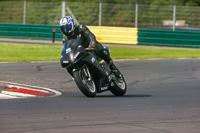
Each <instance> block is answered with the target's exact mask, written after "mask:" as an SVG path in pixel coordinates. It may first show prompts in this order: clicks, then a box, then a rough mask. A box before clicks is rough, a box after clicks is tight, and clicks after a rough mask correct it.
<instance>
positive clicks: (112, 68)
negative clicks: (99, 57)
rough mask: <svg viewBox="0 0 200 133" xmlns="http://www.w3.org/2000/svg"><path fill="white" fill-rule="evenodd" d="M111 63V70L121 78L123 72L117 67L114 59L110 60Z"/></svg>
mask: <svg viewBox="0 0 200 133" xmlns="http://www.w3.org/2000/svg"><path fill="white" fill-rule="evenodd" d="M109 65H110V69H111V71H112V72H113V73H114V74H115V76H116V77H117V78H121V77H122V74H121V73H120V71H119V70H118V69H117V67H116V66H115V64H114V63H113V60H111V61H110V63H109Z"/></svg>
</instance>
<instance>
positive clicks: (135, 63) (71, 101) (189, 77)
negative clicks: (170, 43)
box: [0, 59, 200, 133]
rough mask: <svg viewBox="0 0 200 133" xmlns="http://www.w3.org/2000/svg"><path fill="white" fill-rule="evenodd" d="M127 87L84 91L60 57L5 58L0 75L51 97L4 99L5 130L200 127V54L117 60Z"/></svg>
mask: <svg viewBox="0 0 200 133" xmlns="http://www.w3.org/2000/svg"><path fill="white" fill-rule="evenodd" d="M115 64H116V65H117V66H118V68H119V69H120V70H121V71H122V73H123V74H124V77H125V79H126V81H127V85H128V91H127V93H126V95H125V96H123V97H115V96H113V95H112V94H111V93H110V92H104V93H101V94H98V95H97V96H96V97H95V98H87V97H85V96H84V95H83V94H82V93H81V92H80V91H79V90H78V88H77V87H76V85H75V83H74V81H73V80H72V79H71V77H70V76H69V74H67V72H66V71H65V70H63V69H61V67H60V64H59V62H35V63H0V80H3V81H8V82H16V83H21V84H29V85H34V86H42V87H48V88H51V89H55V90H57V91H60V92H62V95H61V96H58V97H53V98H52V97H51V98H28V99H9V100H0V132H1V133H71V132H73V133H74V132H75V133H76V132H77V133H94V132H95V133H102V132H104V133H122V132H123V133H127V132H128V133H199V132H200V59H186V60H126V61H115Z"/></svg>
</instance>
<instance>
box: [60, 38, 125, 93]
mask: <svg viewBox="0 0 200 133" xmlns="http://www.w3.org/2000/svg"><path fill="white" fill-rule="evenodd" d="M81 42H82V40H81V39H71V40H68V41H66V42H64V44H63V47H62V52H61V54H62V56H61V59H60V62H61V66H62V67H63V68H66V69H67V71H68V72H69V74H70V75H71V76H72V77H73V78H74V80H75V82H76V84H77V86H78V88H79V89H80V91H81V92H82V93H83V94H84V95H85V96H87V97H94V96H96V93H101V92H104V91H107V90H110V91H111V92H112V93H113V94H114V95H115V96H123V95H124V94H125V93H126V90H127V85H126V82H125V80H124V78H123V76H121V77H120V78H117V77H116V76H115V74H114V72H113V71H111V69H110V66H109V64H107V63H106V62H105V61H104V60H102V59H101V58H99V57H98V56H97V55H96V54H95V51H94V48H84V47H83V46H82V45H81ZM105 50H107V52H109V49H108V47H107V48H105Z"/></svg>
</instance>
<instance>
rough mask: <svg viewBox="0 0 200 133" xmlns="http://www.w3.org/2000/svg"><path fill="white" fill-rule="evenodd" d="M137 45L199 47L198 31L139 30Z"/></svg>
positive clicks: (199, 36) (199, 37)
mask: <svg viewBox="0 0 200 133" xmlns="http://www.w3.org/2000/svg"><path fill="white" fill-rule="evenodd" d="M138 45H154V46H172V47H200V31H199V30H176V31H172V30H162V29H139V30H138Z"/></svg>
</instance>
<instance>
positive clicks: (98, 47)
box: [95, 43, 122, 78]
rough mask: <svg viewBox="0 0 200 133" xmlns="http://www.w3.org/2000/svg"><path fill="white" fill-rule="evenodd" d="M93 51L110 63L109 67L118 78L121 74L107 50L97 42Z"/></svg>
mask: <svg viewBox="0 0 200 133" xmlns="http://www.w3.org/2000/svg"><path fill="white" fill-rule="evenodd" d="M95 52H96V53H97V55H98V56H99V57H101V58H102V59H103V60H105V62H106V63H108V64H109V65H110V69H111V70H112V72H113V73H114V74H115V76H116V77H118V78H119V77H121V76H122V75H121V74H120V72H119V70H118V69H117V67H116V66H115V65H114V63H113V60H112V59H111V57H110V53H109V51H108V50H107V49H104V48H103V46H102V45H101V44H100V43H97V44H96V45H95Z"/></svg>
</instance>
